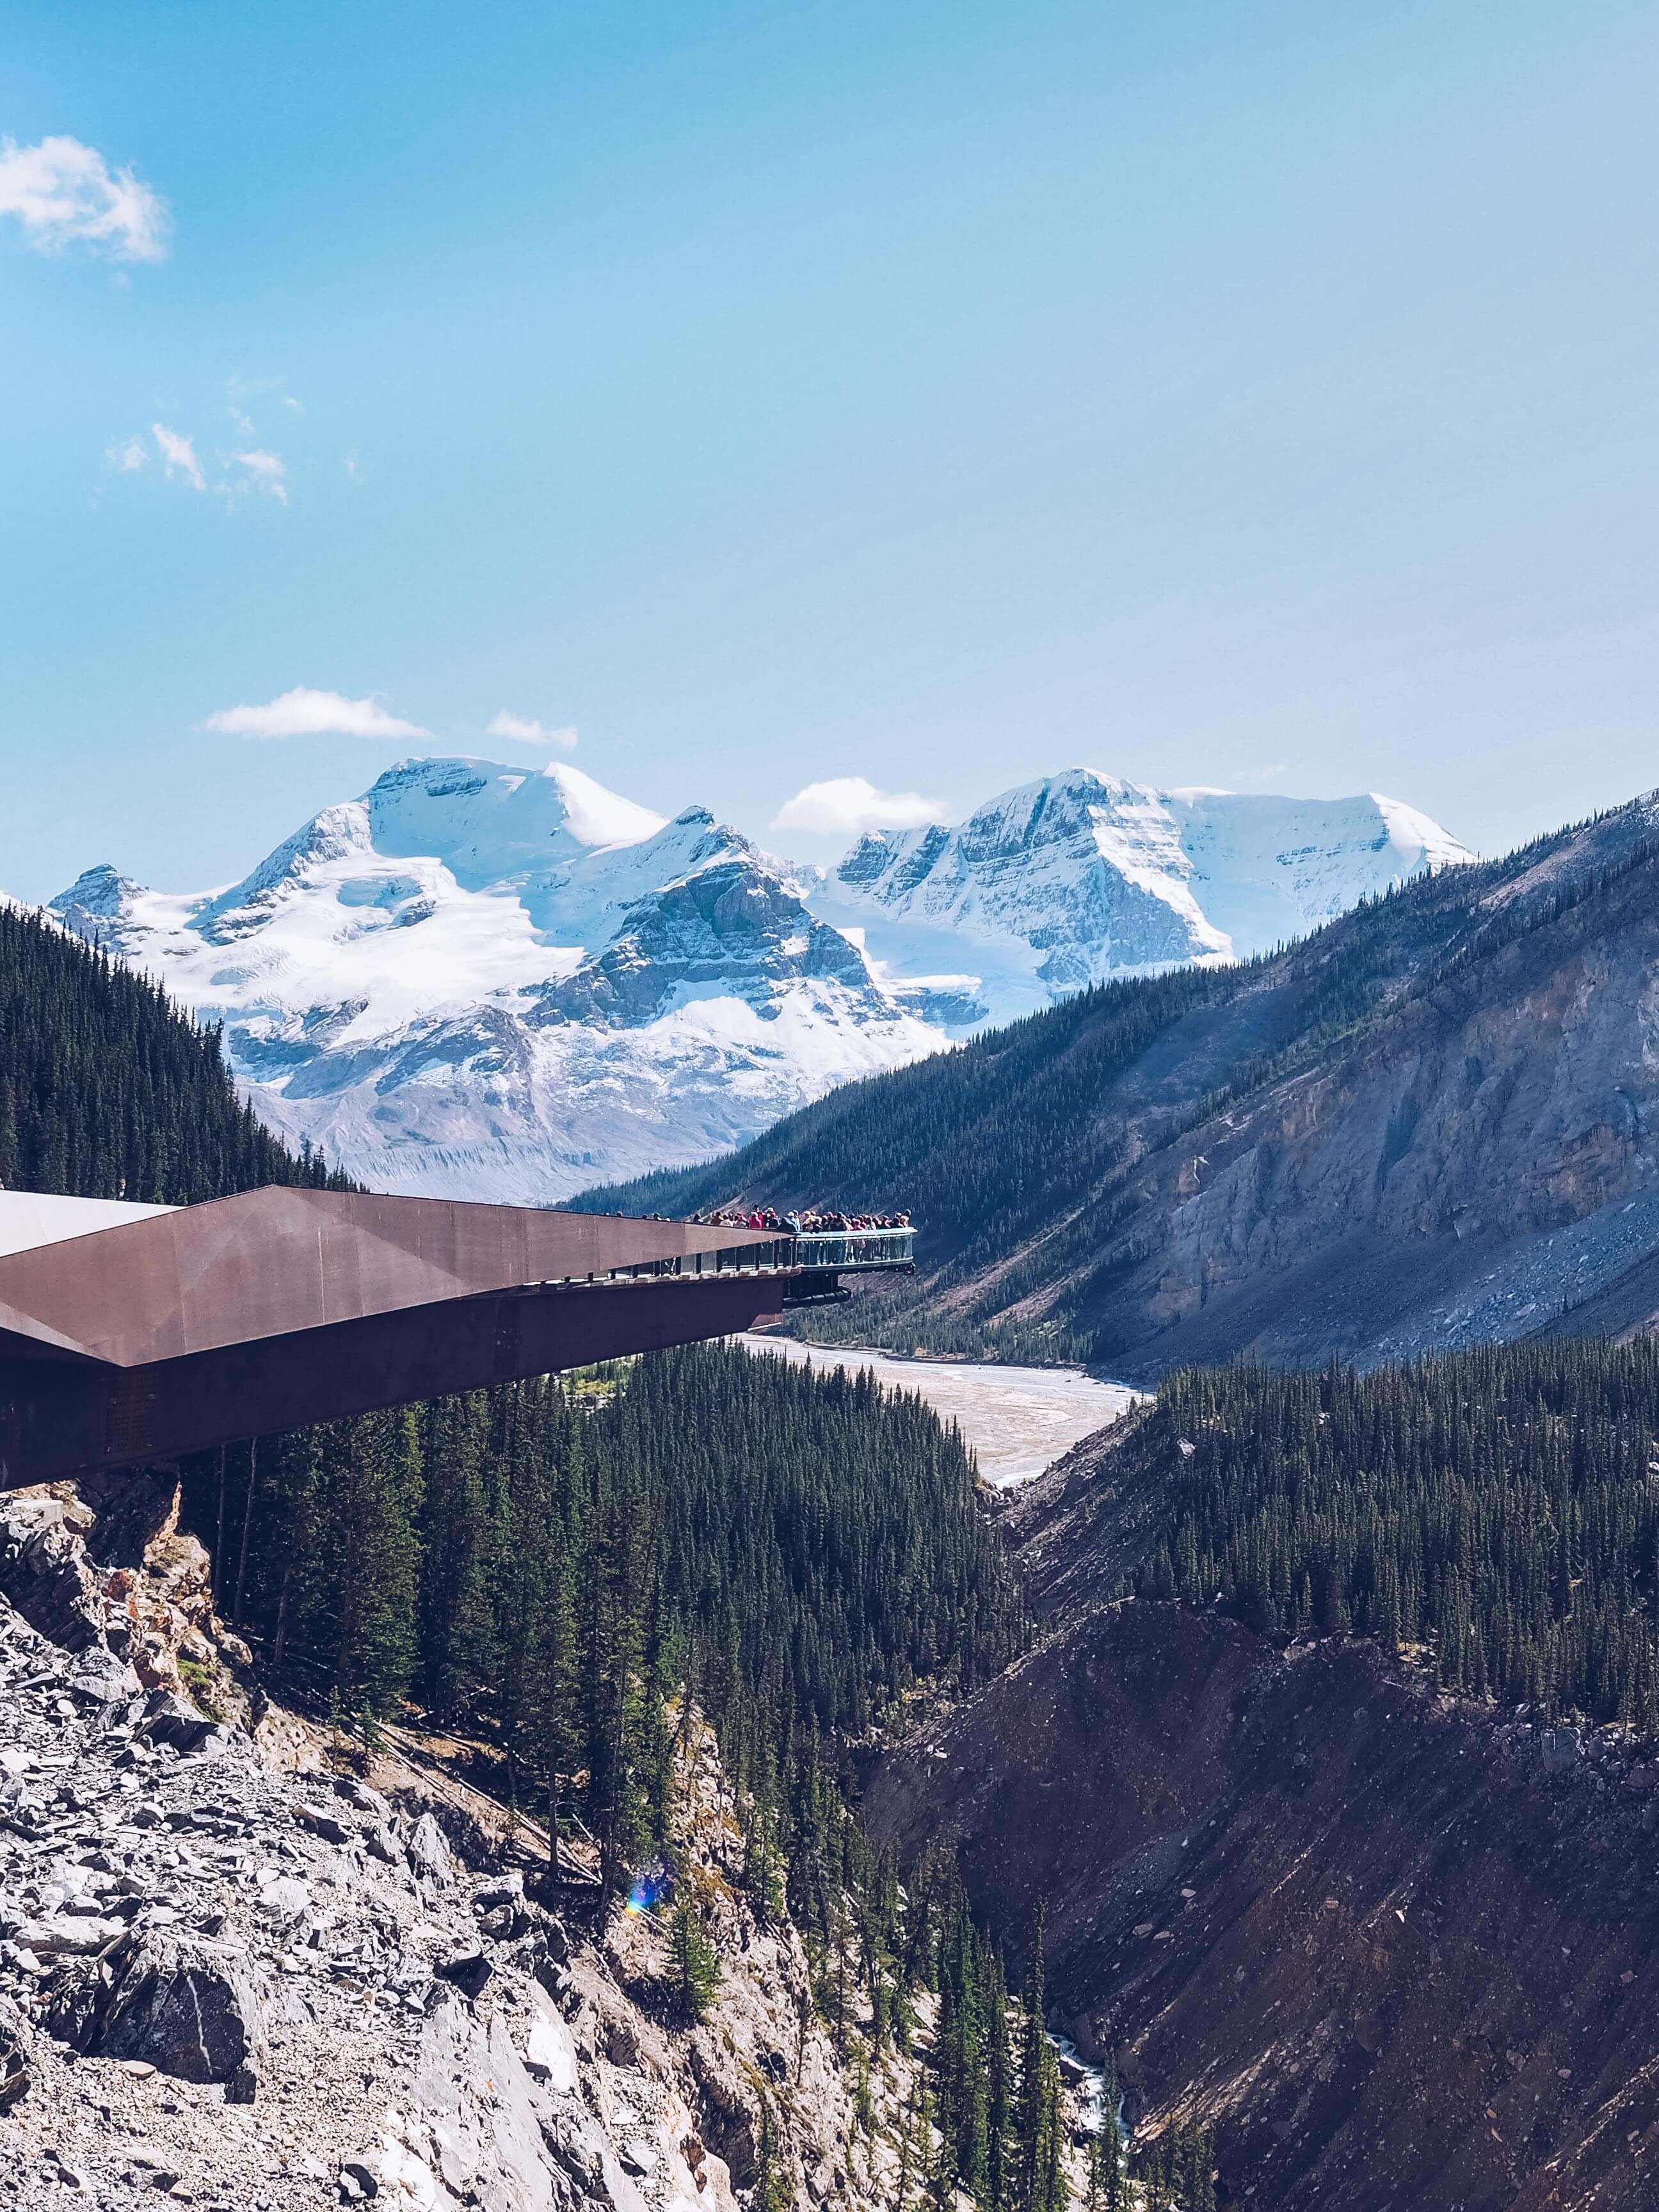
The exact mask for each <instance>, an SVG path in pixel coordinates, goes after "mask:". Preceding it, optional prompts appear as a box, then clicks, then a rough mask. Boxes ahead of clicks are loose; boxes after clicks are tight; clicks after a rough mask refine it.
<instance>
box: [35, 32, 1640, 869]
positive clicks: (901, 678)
mask: <svg viewBox="0 0 1659 2212" xmlns="http://www.w3.org/2000/svg"><path fill="white" fill-rule="evenodd" d="M0 34H3V36H0V53H3V63H0V133H3V134H4V136H5V137H7V138H9V140H10V141H12V142H14V150H13V153H12V154H11V155H9V156H4V157H0V210H8V209H9V212H3V211H0V470H3V477H0V482H3V486H4V514H5V522H6V527H5V528H4V529H3V531H0V678H3V680H0V750H3V757H4V761H5V765H6V769H7V793H8V804H7V805H6V807H5V809H4V811H3V813H0V884H3V885H4V886H5V887H7V888H9V889H10V890H14V891H15V892H18V893H21V894H24V895H27V896H41V895H44V894H46V893H50V892H52V891H53V890H57V889H58V888H60V887H61V885H62V884H64V883H65V882H66V881H68V880H69V879H70V878H71V877H72V876H73V875H74V874H75V873H76V872H78V870H79V869H80V868H81V867H82V866H84V865H86V864H87V863H88V862H90V861H94V860H105V859H109V860H115V861H116V862H118V864H119V865H120V866H123V867H125V868H126V869H128V870H130V871H131V872H134V873H136V874H138V875H140V876H142V877H143V878H145V879H147V880H149V881H152V882H158V883H161V884H167V885H168V886H171V887H175V888H185V887H189V886H193V885H198V884H205V883H208V882H212V881H218V880H222V879H224V878H228V877H229V876H231V875H233V874H234V873H236V872H240V869H241V868H242V867H244V866H246V864H247V863H248V862H249V861H250V860H252V858H253V857H255V856H256V854H257V853H258V851H260V850H262V849H263V848H264V847H265V846H267V845H269V844H270V843H271V842H275V840H276V838H277V837H278V836H280V835H282V834H284V833H285V832H286V831H287V830H288V829H291V828H292V827H294V826H295V825H296V824H297V823H298V822H299V821H300V820H301V819H302V818H303V817H304V816H305V815H307V813H309V812H311V811H313V810H314V809H315V808H316V807H317V806H318V805H321V804H324V803H325V802H326V801H327V800H329V799H336V798H341V797H344V796H347V795H349V794H350V793H355V792H356V791H358V790H360V789H362V788H363V787H365V786H366V785H367V783H368V781H371V780H372V778H373V776H374V775H375V774H376V773H377V772H378V771H379V769H380V768H381V767H383V766H384V765H386V763H388V762H389V761H390V760H392V759H393V758H395V757H398V756H399V755H401V754H403V753H404V752H407V751H410V750H437V749H444V750H452V749H453V750H467V751H475V752H480V751H481V752H489V753H493V754H495V755H502V756H506V757H513V758H516V759H525V760H531V759H537V758H543V757H568V758H570V759H571V760H573V761H574V763H576V764H577V765H578V766H580V767H581V768H583V769H586V771H587V772H588V773H589V774H591V775H595V776H598V777H599V778H600V779H601V780H602V781H605V782H608V783H611V784H612V785H614V786H615V787H617V788H618V789H620V790H622V791H623V792H625V793H628V794H629V795H630V796H632V797H634V798H636V799H642V800H645V801H647V803H649V804H652V805H656V806H658V807H659V808H661V809H663V810H664V811H670V810H672V809H674V808H677V807H678V806H679V805H683V804H684V803H686V802H687V801H689V800H690V799H702V800H704V801H706V802H707V803H708V804H709V805H713V806H714V808H715V809H716V810H717V811H719V812H720V813H721V814H722V815H723V816H725V817H727V818H730V819H732V820H735V821H737V822H738V823H740V824H742V825H743V826H744V828H746V829H750V830H753V831H756V832H758V833H761V834H762V835H769V834H770V835H772V836H773V840H774V842H779V843H782V844H785V845H787V846H788V847H789V848H792V849H802V850H811V849H815V848H813V847H812V844H811V840H810V839H806V838H804V837H803V836H797V835H793V834H791V835H789V836H782V835H781V834H779V833H774V832H770V831H769V824H770V823H772V822H773V820H774V818H775V816H776V814H777V812H778V811H779V809H780V807H781V806H782V805H784V804H785V803H786V802H787V800H788V799H790V797H791V795H792V794H793V793H795V792H796V791H797V790H798V789H799V787H801V786H802V785H803V784H805V783H807V782H810V781H819V780H823V779H826V778H839V777H863V778H865V779H866V780H867V781H868V782H869V783H870V784H871V785H872V786H873V787H876V788H877V789H878V790H879V791H881V792H884V793H911V794H920V795H921V798H922V799H925V800H927V801H928V802H930V803H931V804H933V805H936V806H939V807H942V808H945V809H949V810H952V811H954V810H957V809H960V808H963V807H966V806H968V805H971V804H972V803H974V802H975V800H977V799H981V798H984V797H986V796H987V795H988V794H989V793H992V792H994V791H995V790H997V789H1000V788H1001V787H1006V785H1008V784H1010V783H1013V782H1016V781H1022V780H1024V779H1025V778H1028V777H1030V776H1032V775H1038V774H1041V773H1042V772H1044V771H1046V770H1048V769H1056V768H1060V767H1062V766H1065V765H1067V764H1069V763H1072V762H1074V761H1083V762H1086V763H1090V764H1092V765H1095V766H1097V767H1101V768H1104V769H1111V770H1115V771H1116V772H1117V773H1120V774H1122V775H1130V776H1135V777H1140V778H1144V779H1147V780H1151V781H1165V782H1172V783H1192V782H1203V783H1215V784H1224V785H1229V786H1231V787H1236V788H1240V789H1247V790H1248V789H1257V790H1261V789H1267V788H1276V789H1283V790H1288V791H1294V792H1297V793H1324V794H1334V793H1340V792H1344V791H1349V790H1358V789H1364V788H1367V787H1370V788H1376V789H1380V790H1383V791H1387V792H1390V793H1395V794H1396V795H1398V796H1400V797H1402V798H1406V799H1410V800H1412V801H1413V802H1414V803H1416V804H1418V805H1422V806H1424V807H1425V808H1426V809H1428V810H1429V811H1431V812H1433V813H1435V814H1437V816H1439V817H1440V818H1441V819H1442V820H1443V821H1444V822H1445V823H1447V825H1448V826H1449V828H1451V829H1454V830H1455V831H1456V832H1457V833H1459V834H1460V835H1462V836H1464V837H1466V838H1467V839H1468V840H1469V841H1470V842H1474V843H1476V844H1478V845H1480V846H1482V847H1485V848H1498V847H1502V846H1504V845H1505V844H1507V843H1510V842H1514V841H1515V840H1516V839H1517V838H1519V837H1520V836H1524V835H1526V834H1528V833H1529V832H1530V831H1532V830H1533V829H1537V828H1540V827H1542V826H1545V825H1547V824H1548V823H1552V822H1554V821H1556V820H1559V819H1561V818H1563V817H1567V816H1571V815H1576V814H1580V813H1583V812H1585V811H1589V809H1591V808H1593V807H1595V806H1598V805H1605V804H1607V803H1609V802H1612V801H1613V800H1616V799H1620V798H1623V797H1626V796H1628V795H1629V794H1630V793H1632V792H1633V791H1635V790H1638V789H1640V788H1644V787H1648V786H1650V785H1652V784H1655V783H1659V758H1656V748H1655V745H1654V743H1653V733H1654V730H1655V727H1656V712H1655V702H1656V696H1659V685H1656V679H1659V622H1656V615H1655V606H1656V586H1659V501H1656V497H1655V464H1656V458H1659V346H1656V338H1659V286H1656V282H1655V276H1656V271H1655V266H1654V264H1655V258H1656V254H1655V236H1656V206H1659V195H1656V185H1659V134H1656V133H1655V131H1654V130H1653V127H1652V117H1653V113H1654V112H1655V94H1656V64H1659V15H1656V12H1655V11H1654V9H1652V8H1651V7H1650V6H1649V7H1644V6H1635V5H1625V4H1621V0H1602V4H1600V5H1598V6H1597V7H1596V8H1595V9H1564V8H1561V7H1560V6H1559V5H1552V6H1548V7H1545V6H1538V5H1533V4H1530V0H1507V4H1504V5H1502V6H1498V5H1487V4H1484V0H1462V4H1461V5H1459V6H1458V7H1456V8H1446V7H1444V6H1426V5H1425V6H1394V5H1386V4H1376V5H1370V6H1366V7H1363V8H1342V9H1334V8H1332V7H1330V6H1329V5H1328V4H1322V5H1290V4H1282V5H1273V4H1267V5H1243V6H1237V7H1233V8H1227V9H1223V8H1219V7H1216V6H1214V5H1207V6H1191V5H1186V4H1183V3H1182V0H1162V4H1158V5H1146V6H1141V5H1134V4H1126V5H1109V4H1104V0H1095V4H1092V5H1089V6H1071V5H1059V4H1052V0H1022V4H1021V5H1019V6H1018V7H1014V6H1012V5H1002V6H996V7H989V6H981V5H977V4H975V0H951V4H948V5H945V4H932V0H919V4H907V5H904V6H902V7H894V6H892V5H891V4H884V5H871V6H857V5H844V4H836V0H819V4H815V5H806V4H793V5H792V4H776V0H774V4H770V5H766V6H753V7H748V6H736V5H730V4H726V0H702V4H700V5H698V6H696V7H695V8H687V7H685V6H684V5H683V4H681V5H674V6H669V5H660V6H657V5H636V4H630V3H629V0H618V4H615V5H610V6H600V5H589V6H580V7H578V6H574V5H545V4H544V5H539V6H533V7H532V6H525V7H519V6H511V5H491V4H488V0H483V4H479V5H476V6H474V7H471V8H468V9H459V8H456V7H454V6H453V5H450V6H445V7H422V6H420V5H410V4H408V0H404V4H400V5H398V6H397V7H395V8H394V7H391V6H383V5H380V4H376V0H353V4H352V5H351V6H349V7H340V6H338V5H337V4H330V5H326V6H323V5H314V6H313V5H307V6H297V5H291V4H288V5H285V4H280V0H273V4H271V5H269V6H266V7H262V8H258V9H226V8H224V7H223V6H222V5H211V6H209V5H200V6H196V5H185V4H179V0H155V4H153V5H149V6H146V7H143V8H134V7H132V6H131V5H130V4H128V5H122V6H113V5H106V4H100V0H81V4H80V5H79V6H77V7H76V8H75V9H44V8H41V7H39V6H38V5H30V6H27V7H20V6H17V5H15V4H9V5H0ZM49 140H70V141H73V142H74V143H75V145H76V148H78V149H82V153H80V154H77V155H76V157H75V159H76V161H81V162H82V168H81V169H80V170H79V171H78V172H77V173H76V175H75V176H72V177H66V175H65V173H64V170H63V166H62V158H61V149H60V155H54V156H52V161H57V163H58V167H52V162H50V161H49V162H48V164H47V169H48V171H49V172H50V173H49V174H46V185H43V184H42V177H43V174H45V173H44V172H43V171H42V168H41V166H40V161H39V160H38V159H35V160H33V166H31V158H30V157H31V153H32V149H38V148H40V146H41V145H42V143H44V142H46V141H49ZM88 162H90V163H95V164H97V165H98V166H97V167H91V168H88V167H87V166H86V164H87V163H88ZM129 175H130V181H124V179H125V178H127V177H128V176H129ZM46 186H52V188H53V189H55V190H57V191H59V192H62V191H68V192H69V194H70V203H71V204H70V212H69V213H68V214H67V215H64V216H54V215H53V214H52V208H51V207H50V206H48V205H47V204H46V202H47V200H49V199H50V198H51V192H50V191H47V192H46V199H43V197H42V193H43V191H46ZM54 204H55V203H54ZM88 233H92V234H90V235H88ZM158 425H159V426H160V430H159V431H158V428H157V426H158ZM161 432H165V433H166V434H167V435H166V439H165V440H164V439H162V437H161ZM184 440H187V441H189V445H188V447H187V448H185V447H182V446H180V445H179V442H178V441H184ZM169 454H170V455H171V465H169ZM250 457H252V458H250ZM198 478H199V488H198ZM295 691H299V692H301V693H307V692H319V693H325V694H331V695H333V694H337V695H338V696H339V697H340V698H341V699H342V700H344V701H351V702H369V703H368V706H366V707H362V706H360V707H359V708H358V709H357V712H356V719H357V720H358V721H359V722H360V723H362V724H363V725H364V726H367V727H368V728H369V729H370V730H371V732H372V731H373V730H374V727H376V726H377V722H378V725H379V726H381V727H382V728H384V722H385V721H386V720H392V721H401V722H404V723H408V724H412V725H416V726H419V727H420V728H422V729H423V730H425V731H428V732H431V738H430V740H429V741H428V740H427V739H421V740H418V741H410V739H408V738H404V737H401V736H399V735H398V734H397V733H396V732H385V733H383V734H380V735H375V734H368V735H349V734H345V733H344V732H342V731H339V730H329V731H321V732H317V733H315V734H310V735H305V734H300V735H293V736H289V737H286V738H276V737H259V736H256V735H249V734H246V731H245V727H244V726H243V725H239V724H238V723H237V722H236V720H235V719H234V713H233V710H234V709H236V708H260V707H264V706H268V705H269V702H272V701H274V700H277V699H280V698H283V696H286V695H288V694H289V693H292V692H295ZM503 712H505V713H507V714H510V715H512V716H514V717H516V718H518V719H519V720H521V721H523V722H525V723H532V724H539V725H541V726H543V728H544V730H546V731H548V732H564V733H566V738H567V741H568V732H571V731H573V730H574V732H577V733H578V737H577V742H576V744H575V748H574V751H569V752H568V753H563V752H560V753H557V754H556V756H555V751H554V746H555V743H556V741H554V740H548V741H544V742H540V743H537V742H523V741H518V740H513V739H504V738H489V737H487V736H486V734H485V732H486V731H487V730H488V727H489V724H490V723H491V721H492V720H494V719H495V717H496V716H497V715H498V714H501V713H503ZM329 713H332V714H334V715H335V718H336V719H337V720H350V719H351V717H350V716H349V715H347V714H345V712H344V710H343V708H331V709H318V710H315V711H313V713H312V714H311V715H310V716H309V719H310V720H312V721H313V722H314V721H315V720H317V719H318V716H319V714H321V716H322V718H323V719H325V720H326V719H327V717H328V714H329ZM215 717H220V718H221V719H222V721H223V720H224V719H225V718H227V717H229V718H230V720H229V726H219V727H213V726H210V723H211V722H212V720H213V718H215ZM269 719H270V718H267V720H269ZM276 720H277V721H278V722H279V723H280V722H283V720H284V717H283V716H282V715H278V716H277V717H276ZM306 720H307V714H305V713H303V712H301V713H298V714H295V713H294V712H289V713H288V714H287V716H286V721H287V722H288V723H294V722H296V721H297V722H301V723H303V722H305V721H306ZM245 723H246V718H244V724H245ZM822 849H823V850H826V851H827V850H828V849H829V845H828V842H823V845H822Z"/></svg>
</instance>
